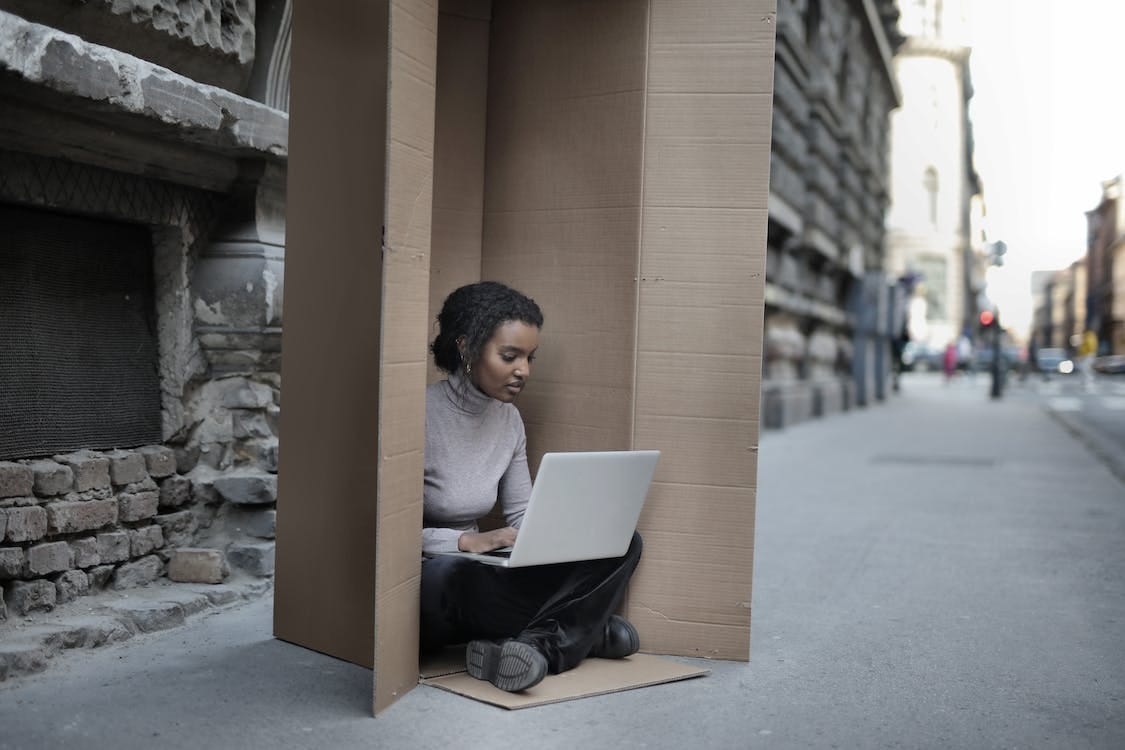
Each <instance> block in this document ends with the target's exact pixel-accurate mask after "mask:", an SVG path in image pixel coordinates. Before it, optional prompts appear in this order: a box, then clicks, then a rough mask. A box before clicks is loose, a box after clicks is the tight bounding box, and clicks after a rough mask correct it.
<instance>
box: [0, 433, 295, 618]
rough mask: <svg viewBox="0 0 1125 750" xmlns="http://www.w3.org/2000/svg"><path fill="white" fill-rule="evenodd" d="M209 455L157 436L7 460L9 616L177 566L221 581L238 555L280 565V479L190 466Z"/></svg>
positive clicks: (3, 523) (243, 561) (269, 569)
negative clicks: (153, 440) (276, 543)
mask: <svg viewBox="0 0 1125 750" xmlns="http://www.w3.org/2000/svg"><path fill="white" fill-rule="evenodd" d="M198 454H199V451H197V450H194V449H182V450H178V451H173V450H172V449H171V448H168V447H166V446H160V445H154V446H146V447H143V448H138V449H135V450H115V451H106V452H95V451H86V450H84V451H77V452H74V453H68V454H64V455H58V456H52V457H50V458H38V459H28V460H21V461H6V462H0V584H2V589H0V594H2V595H0V619H3V618H4V617H6V616H7V614H8V613H12V614H14V615H26V614H28V613H30V612H33V611H35V610H49V609H52V608H53V607H54V606H55V605H56V604H64V603H66V602H69V601H71V600H73V599H74V598H76V597H79V596H84V595H86V594H90V593H96V592H98V591H101V590H103V589H107V588H109V589H127V588H132V587H135V586H143V585H146V584H149V583H152V582H153V581H155V580H157V579H158V578H159V577H160V576H162V575H165V573H166V572H168V573H170V575H171V577H172V578H173V579H174V580H185V581H194V582H199V583H219V582H221V581H222V580H223V579H224V578H225V577H226V575H227V574H228V572H229V567H228V562H229V564H230V565H233V566H234V567H235V568H236V569H241V570H242V571H244V572H246V573H249V574H251V575H256V576H264V575H271V574H272V573H273V542H272V539H273V536H274V518H275V513H276V511H275V510H274V504H275V502H276V500H277V479H276V477H275V476H273V475H272V474H269V473H267V472H261V471H253V470H243V471H241V472H238V473H227V474H221V473H218V472H215V471H214V470H213V469H211V468H210V467H207V466H206V465H203V464H196V466H194V467H190V465H191V463H192V460H193V457H194V456H195V455H198ZM275 455H276V454H275ZM189 467H190V468H189ZM185 469H187V470H186V471H185ZM216 519H221V521H222V523H216ZM199 543H203V544H205V545H207V547H208V548H207V549H197V547H196V545H197V544H199Z"/></svg>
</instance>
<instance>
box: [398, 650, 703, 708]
mask: <svg viewBox="0 0 1125 750" xmlns="http://www.w3.org/2000/svg"><path fill="white" fill-rule="evenodd" d="M634 659H635V660H637V661H642V662H643V663H644V664H645V665H646V666H647V667H652V666H657V667H661V666H662V667H664V668H665V670H666V672H665V674H656V675H653V676H650V677H646V678H643V679H640V680H638V681H636V682H629V683H626V684H621V683H618V684H613V685H604V684H603V685H602V686H595V687H592V689H590V690H586V691H582V690H578V691H574V692H571V693H568V694H562V695H559V694H552V693H544V692H543V691H542V687H543V686H544V685H547V686H550V685H551V682H550V681H553V680H558V679H560V675H548V676H547V677H546V678H545V679H544V681H543V682H542V683H540V685H539V686H537V687H535V688H532V689H531V690H529V691H526V692H523V693H507V692H505V691H503V690H500V689H499V688H496V687H493V686H492V685H490V684H489V683H487V682H482V681H480V680H477V679H474V678H472V677H470V676H469V675H468V673H466V672H463V671H462V672H458V673H454V674H449V675H443V676H441V677H431V678H425V679H421V680H419V684H421V685H425V686H428V687H435V688H438V689H441V690H445V691H446V692H450V693H454V694H456V695H460V696H462V697H464V698H470V699H472V700H476V701H479V702H481V703H487V704H489V705H492V706H496V707H498V708H503V709H506V710H509V711H515V710H519V709H521V708H535V707H536V706H546V705H551V704H554V703H565V702H566V701H571V700H580V699H582V698H593V697H595V696H599V695H610V694H612V693H621V692H625V691H627V690H636V689H639V688H645V687H652V686H654V685H665V684H670V683H673V682H683V681H684V680H690V679H695V678H697V677H704V676H706V675H708V674H710V673H711V670H710V669H709V668H706V667H697V666H693V665H688V664H683V663H681V662H676V661H672V660H670V659H663V658H661V657H658V656H652V655H649V654H638V655H636V656H633V657H630V658H629V660H627V661H631V660H634ZM581 669H582V667H581V666H579V667H577V668H576V670H572V671H571V673H569V674H570V675H571V676H573V675H574V673H575V672H576V671H577V670H581Z"/></svg>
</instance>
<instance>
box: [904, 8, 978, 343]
mask: <svg viewBox="0 0 1125 750" xmlns="http://www.w3.org/2000/svg"><path fill="white" fill-rule="evenodd" d="M969 5H970V3H969V2H968V0H912V2H909V3H904V5H903V9H902V20H901V24H900V26H901V29H902V31H903V33H904V34H905V35H906V37H907V38H906V42H905V43H904V44H903V45H902V48H901V49H899V51H898V54H897V55H896V57H895V70H896V73H897V76H898V82H899V86H900V88H901V90H902V107H901V108H900V109H899V110H898V111H896V112H895V113H894V114H893V115H892V116H891V174H892V179H891V207H890V210H889V212H888V216H887V271H888V273H889V274H890V275H891V277H892V278H895V279H900V278H907V279H909V280H910V284H909V286H908V289H909V294H910V295H911V299H910V300H909V301H908V303H907V307H908V310H909V318H910V319H909V332H910V338H911V340H912V341H914V342H915V343H916V344H919V345H922V346H925V347H928V348H929V349H930V350H932V351H940V350H942V349H944V347H945V346H946V345H947V344H948V343H949V342H950V341H955V340H957V339H958V338H959V337H961V336H962V334H964V333H968V335H969V337H970V338H972V336H973V333H974V330H975V328H976V320H977V311H978V309H979V308H980V302H981V292H982V291H983V289H984V286H985V284H984V268H985V259H984V255H983V237H982V236H981V232H980V228H979V225H980V215H981V213H982V212H983V208H982V206H983V203H982V199H981V186H980V180H979V178H978V177H977V174H976V171H975V170H974V168H973V138H972V126H971V123H970V121H969V100H970V99H971V97H972V94H973V88H972V83H971V79H970V75H969V57H970V53H971V50H970V48H969V46H968V44H967V42H968V23H969V18H968V11H969Z"/></svg>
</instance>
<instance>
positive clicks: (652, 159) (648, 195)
mask: <svg viewBox="0 0 1125 750" xmlns="http://www.w3.org/2000/svg"><path fill="white" fill-rule="evenodd" d="M774 10H775V8H774V5H773V3H772V2H761V1H760V0H759V1H755V0H751V1H750V2H734V1H733V0H732V1H730V2H713V3H708V4H707V10H706V12H698V8H696V9H695V11H696V12H692V11H691V10H690V9H688V8H686V7H685V4H684V3H678V2H674V1H673V0H653V2H652V6H651V24H650V35H649V69H648V87H649V97H648V99H647V101H646V139H645V154H644V206H643V211H644V219H643V221H642V227H643V230H642V238H641V253H640V274H639V276H640V280H641V284H640V292H639V304H638V313H637V315H638V332H637V349H638V367H637V371H636V380H637V384H636V399H637V401H636V412H635V413H636V419H635V423H634V442H635V444H636V445H638V446H644V447H646V448H648V447H651V448H658V449H660V450H662V451H663V453H664V455H663V456H662V458H661V465H660V467H659V468H658V470H657V471H658V474H657V484H656V485H655V486H654V488H653V490H652V492H651V493H650V495H649V500H648V503H647V504H646V509H645V513H644V515H643V516H642V519H641V523H640V531H641V534H642V536H644V538H645V542H646V543H645V556H644V559H643V560H642V562H641V566H640V567H639V568H638V571H637V574H636V575H635V576H634V579H633V584H632V586H631V588H630V593H629V600H628V604H627V612H628V615H629V617H630V618H631V619H632V620H633V621H634V622H635V623H636V624H637V625H638V628H639V629H640V632H641V637H642V643H643V644H644V646H645V648H646V649H647V650H655V651H658V652H661V653H675V654H684V655H697V656H698V655H707V656H714V657H719V658H730V659H742V660H745V659H748V658H749V654H750V640H749V639H750V588H751V577H752V560H753V539H754V537H753V533H754V486H755V484H756V474H757V461H756V458H757V444H758V410H757V404H758V400H759V395H760V385H761V384H760V376H761V369H760V363H761V351H762V350H761V335H762V328H761V322H762V313H761V308H762V299H763V281H764V274H765V222H764V220H763V215H764V213H765V210H766V206H767V200H768V185H769V137H770V133H769V128H768V127H767V126H766V125H767V123H768V120H767V119H766V118H765V116H764V115H763V114H762V113H763V112H766V111H768V109H769V102H770V101H772V62H773V21H774ZM716 94H722V96H716ZM716 209H719V210H716ZM693 363H694V365H695V370H694V372H692V371H691V369H690V368H691V367H692V364H693ZM739 369H741V373H739V372H738V371H739ZM739 375H741V376H739ZM723 404H725V405H726V406H727V408H726V409H725V410H724V409H723V408H722V405H723ZM697 549H706V550H708V552H707V554H706V555H698V554H696V553H695V552H693V550H697Z"/></svg>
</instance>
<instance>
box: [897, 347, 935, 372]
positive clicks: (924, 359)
mask: <svg viewBox="0 0 1125 750" xmlns="http://www.w3.org/2000/svg"><path fill="white" fill-rule="evenodd" d="M941 355H942V353H941V352H940V351H938V350H937V349H933V348H931V347H928V346H926V345H925V344H920V343H918V342H916V341H908V342H906V346H904V347H903V348H902V369H903V370H904V371H907V372H909V371H912V370H918V371H919V372H926V371H928V370H940V369H941Z"/></svg>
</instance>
